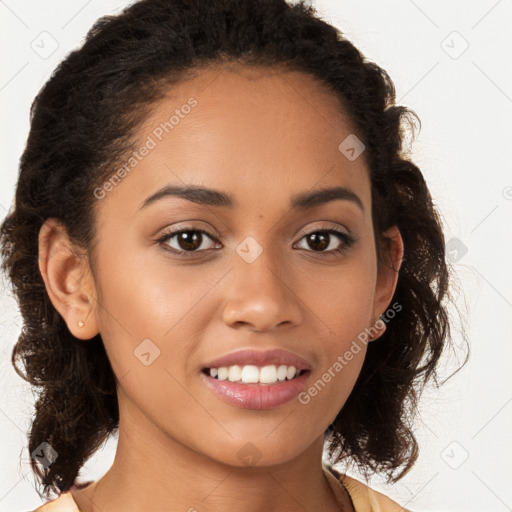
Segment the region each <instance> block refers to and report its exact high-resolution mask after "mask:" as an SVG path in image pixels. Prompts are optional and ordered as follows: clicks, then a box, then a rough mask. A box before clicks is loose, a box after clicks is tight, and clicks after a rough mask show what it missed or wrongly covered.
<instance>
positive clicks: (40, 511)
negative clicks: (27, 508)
mask: <svg viewBox="0 0 512 512" xmlns="http://www.w3.org/2000/svg"><path fill="white" fill-rule="evenodd" d="M33 512H80V511H79V510H78V507H77V505H76V502H75V500H74V499H73V497H72V496H71V493H70V492H66V493H63V494H61V495H60V496H59V497H58V498H56V499H54V500H52V501H49V502H48V503H45V504H44V505H41V506H40V507H39V508H36V509H35V510H34V511H33Z"/></svg>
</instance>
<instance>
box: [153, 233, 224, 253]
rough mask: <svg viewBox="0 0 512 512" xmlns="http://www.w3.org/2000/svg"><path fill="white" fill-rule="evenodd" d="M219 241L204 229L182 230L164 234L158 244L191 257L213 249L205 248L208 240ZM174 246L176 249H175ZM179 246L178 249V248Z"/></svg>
mask: <svg viewBox="0 0 512 512" xmlns="http://www.w3.org/2000/svg"><path fill="white" fill-rule="evenodd" d="M208 238H209V239H210V240H211V241H217V240H216V238H215V237H214V236H213V235H212V234H211V233H209V232H208V231H205V230H204V229H193V228H182V229H177V230H171V231H168V232H167V233H164V234H163V235H162V236H161V237H160V238H159V239H158V240H157V242H159V243H162V244H164V245H165V246H167V247H166V249H167V250H169V251H171V252H174V253H177V254H179V255H182V256H191V255H193V254H194V253H195V252H199V249H201V250H202V251H204V250H208V249H211V247H205V242H206V245H208V240H207V239H208ZM173 246H174V247H173ZM176 246H177V247H176Z"/></svg>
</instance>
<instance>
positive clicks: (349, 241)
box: [156, 228, 356, 258]
mask: <svg viewBox="0 0 512 512" xmlns="http://www.w3.org/2000/svg"><path fill="white" fill-rule="evenodd" d="M181 233H202V234H204V235H206V236H208V237H209V238H211V239H212V240H213V241H215V242H217V243H219V242H218V241H217V239H216V237H215V236H213V235H212V234H211V233H209V232H208V231H205V230H204V229H196V228H180V229H177V230H168V231H167V232H166V233H164V234H163V235H162V236H161V237H159V238H158V239H157V240H156V241H157V242H158V243H160V244H164V243H165V242H168V241H169V240H170V239H171V238H173V237H174V236H176V235H179V234H181ZM315 233H323V234H330V235H336V236H338V237H339V238H340V239H341V241H342V242H343V246H342V247H341V248H340V249H331V250H330V251H311V250H310V251H307V252H313V253H316V254H340V255H341V254H344V253H345V252H346V251H348V249H350V247H352V245H354V243H355V242H356V239H355V238H354V237H353V236H352V235H349V234H348V233H345V232H344V231H341V230H338V229H334V228H328V229H315V230H313V231H310V232H308V233H305V234H304V235H303V236H302V237H301V239H300V240H303V239H304V238H306V237H308V236H310V235H312V234H315ZM164 249H165V250H167V251H169V252H172V253H173V254H177V255H178V256H183V257H185V258H188V257H191V256H194V255H195V254H196V253H198V252H199V253H200V252H204V251H205V249H203V250H202V251H198V250H195V251H183V250H181V251H178V250H177V249H171V248H169V246H167V247H164ZM211 250H215V249H206V251H211Z"/></svg>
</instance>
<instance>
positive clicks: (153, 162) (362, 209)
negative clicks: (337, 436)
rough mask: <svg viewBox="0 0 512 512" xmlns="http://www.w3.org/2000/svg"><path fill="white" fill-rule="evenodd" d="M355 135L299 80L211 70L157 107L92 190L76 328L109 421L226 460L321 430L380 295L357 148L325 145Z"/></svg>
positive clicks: (294, 447)
mask: <svg viewBox="0 0 512 512" xmlns="http://www.w3.org/2000/svg"><path fill="white" fill-rule="evenodd" d="M173 116H174V117H173ZM166 123H167V124H166ZM353 133H354V131H353V128H352V127H351V124H350V121H349V119H348V117H347V116H346V115H345V113H344V111H343V109H342V106H341V105H340V104H339V103H338V100H337V99H336V98H335V97H334V96H332V95H331V94H330V93H329V92H328V91H326V90H325V89H323V87H322V85H321V84H319V83H318V82H317V81H316V80H315V79H314V78H313V77H310V76H309V75H306V74H302V73H299V72H289V71H287V72H284V71H282V72H278V71H276V70H269V69H259V70H248V69H243V68H230V69H227V68H222V69H221V68H219V69H208V70H205V71H201V72H200V73H199V74H198V75H197V76H195V77H194V78H192V79H190V80H189V81H187V82H184V83H182V84H180V85H179V86H178V87H173V89H172V90H170V91H169V94H168V96H167V97H166V98H165V99H164V100H161V101H159V102H158V104H156V105H155V106H154V109H153V111H152V114H151V115H150V117H149V118H148V119H146V121H145V123H144V126H142V127H141V128H140V130H139V131H138V133H137V143H136V144H135V146H136V148H137V152H138V153H137V155H131V156H132V158H134V159H133V160H130V161H128V165H127V166H125V168H124V169H125V172H124V173H123V172H122V171H120V172H119V173H118V177H119V178H120V179H119V180H116V181H115V182H114V181H110V182H108V183H105V184H103V185H102V186H101V187H100V189H101V190H99V189H97V192H96V194H97V197H98V201H97V203H96V210H97V211H96V214H97V217H96V221H97V229H98V230H97V246H96V249H95V254H94V256H95V261H96V264H95V267H94V268H93V275H94V289H93V294H94V295H95V296H96V300H97V302H96V303H95V304H97V305H96V307H94V308H93V310H92V311H91V315H92V317H91V316H90V317H89V319H90V318H94V321H95V322H96V325H97V328H98V331H99V332H100V333H101V336H102V339H103V342H104V344H105V347H106V350H107V353H108V356H109V359H110V361H111V363H112V367H113V370H114V372H115V374H116V377H117V379H118V395H119V401H120V413H121V416H122V417H123V415H128V414H129V415H130V417H131V418H144V421H145V422H147V423H148V424H151V425H152V428H153V429H154V430H155V431H157V432H159V433H160V434H163V436H164V437H165V438H168V439H169V440H173V441H176V442H178V443H179V444H180V445H181V446H183V447H186V448H187V449H190V450H193V451H194V452H196V453H200V454H203V455H205V456H207V457H209V458H212V459H215V460H217V461H222V462H224V463H227V464H231V465H243V464H246V462H247V457H246V456H247V455H248V456H249V457H252V458H253V459H254V458H257V459H258V461H259V464H260V465H269V464H278V463H281V462H284V461H288V460H291V459H292V458H294V457H296V456H297V455H298V454H300V453H302V452H304V451H305V450H306V449H307V448H308V447H309V446H311V445H312V444H313V443H314V442H315V441H318V440H319V439H322V438H323V433H324V431H325V429H326V428H327V427H328V425H329V424H330V423H331V422H332V421H333V419H334V418H335V416H336V415H337V413H338V412H339V411H340V409H341V408H342V407H343V404H344V403H345V401H346V399H347V397H348V395H349V393H350V392H351V390H352V388H353V385H354V383H355V380H356V378H357V376H358V374H359V372H360V370H361V366H362V364H363V360H364V356H365V352H366V345H364V344H359V351H358V352H357V353H356V351H355V350H352V358H351V359H350V361H347V358H343V360H344V364H341V363H340V359H339V357H340V356H342V357H343V355H344V354H345V353H346V352H347V351H350V347H351V346H353V342H354V340H356V339H357V337H358V335H360V333H361V332H362V331H364V330H365V329H366V328H368V327H369V326H370V325H372V324H373V322H374V321H375V319H376V318H377V317H378V315H380V314H382V313H383V312H384V311H385V309H386V307H387V305H388V302H389V300H390V299H391V296H392V293H393V287H394V282H393V279H387V278H386V279H384V278H382V279H380V278H379V273H378V266H377V260H376V250H375V244H374V233H373V226H372V219H371V188H370V180H369V173H368V168H367V165H366V163H365V160H364V153H363V154H362V155H361V156H359V157H358V158H356V159H353V158H352V159H349V158H347V157H346V156H345V154H343V153H342V152H341V151H340V149H339V145H340V143H341V142H342V141H344V140H345V139H346V138H347V137H348V136H350V135H351V134H353ZM143 147H146V148H147V149H146V150H144V149H141V148H143ZM119 168H121V166H119ZM172 187H174V188H172ZM177 187H179V188H185V187H201V188H204V189H209V190H211V191H215V192H211V191H210V192H205V191H202V192H197V191H196V192H195V193H193V192H190V191H189V192H188V195H186V194H185V195H183V194H181V195H176V190H177ZM335 187H337V188H338V190H337V192H333V193H331V194H330V195H325V196H323V197H321V196H318V195H316V196H315V195H314V194H315V193H317V192H318V191H319V190H323V189H330V188H335ZM166 188H167V190H166ZM308 196H310V199H311V198H312V199H311V200H310V201H307V200H306V199H307V197H308ZM315 197H316V198H317V199H318V200H314V198H315ZM173 232H174V233H173ZM176 232H177V233H176ZM336 361H338V363H339V365H336ZM340 365H341V366H342V368H341V369H340ZM237 366H238V367H239V368H238V369H237V368H236V367H237ZM263 367H267V368H266V369H265V370H263ZM280 367H284V369H283V368H281V369H279V368H280ZM291 367H295V372H296V376H295V377H294V378H291V379H288V377H291V376H293V374H294V369H293V368H292V369H290V368H291ZM219 368H221V369H220V370H219ZM224 368H227V369H224ZM212 369H213V371H211V370H212ZM299 370H300V371H299ZM326 372H327V373H329V374H330V378H328V377H325V374H326ZM226 374H227V379H225V380H221V379H219V377H221V378H223V379H224V378H225V376H226ZM285 375H287V377H284V376H285ZM240 378H243V379H244V380H248V381H249V382H248V383H247V382H243V381H242V382H240V381H238V382H237V379H240ZM276 378H277V382H274V383H272V381H275V380H276ZM256 379H259V380H258V381H257V382H254V380H256ZM280 379H284V380H280ZM262 381H265V382H262ZM319 381H321V383H323V384H318V382H319ZM315 383H317V386H316V392H312V393H310V392H309V391H308V390H310V389H311V388H312V387H315V386H314V385H315ZM300 398H301V399H300ZM246 452H247V453H246Z"/></svg>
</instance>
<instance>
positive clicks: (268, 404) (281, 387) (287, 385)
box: [201, 371, 311, 409]
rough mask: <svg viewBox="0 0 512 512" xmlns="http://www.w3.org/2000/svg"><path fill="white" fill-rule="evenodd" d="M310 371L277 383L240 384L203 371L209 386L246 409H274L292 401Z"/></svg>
mask: <svg viewBox="0 0 512 512" xmlns="http://www.w3.org/2000/svg"><path fill="white" fill-rule="evenodd" d="M310 373H311V372H310V371H306V372H303V373H301V374H300V375H299V376H298V377H296V378H294V379H291V380H285V381H281V382H277V383H276V384H269V385H263V384H240V383H238V382H230V381H229V380H219V379H214V378H213V377H210V376H209V375H206V374H204V373H201V378H203V379H204V381H205V382H206V384H207V385H208V387H209V388H210V389H211V390H212V391H213V392H214V393H216V394H217V395H218V396H219V397H220V398H221V399H222V400H224V401H225V402H228V403H229V404H232V405H235V406H237V407H242V408H244V409H273V408H275V407H279V406H281V405H284V404H286V403H287V402H290V401H291V400H293V399H294V398H296V397H297V395H298V394H299V393H300V392H301V391H302V390H303V389H304V388H305V387H306V381H307V380H308V378H309V374H310Z"/></svg>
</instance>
